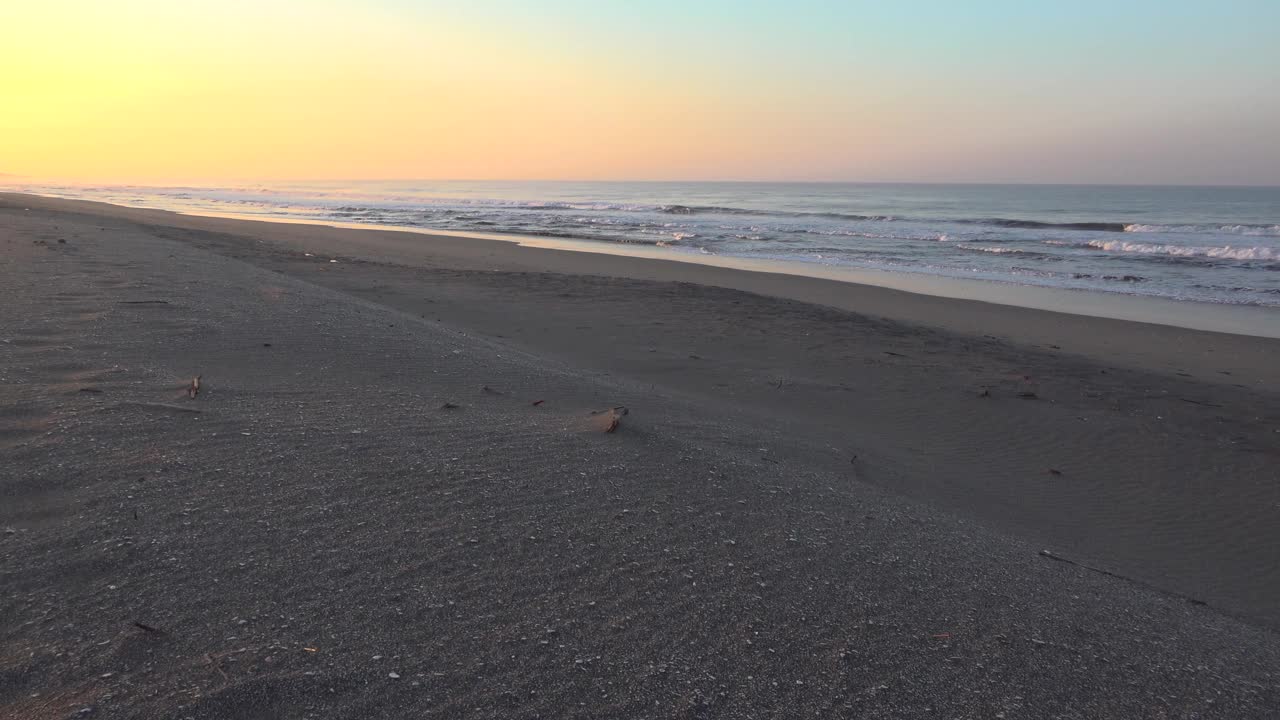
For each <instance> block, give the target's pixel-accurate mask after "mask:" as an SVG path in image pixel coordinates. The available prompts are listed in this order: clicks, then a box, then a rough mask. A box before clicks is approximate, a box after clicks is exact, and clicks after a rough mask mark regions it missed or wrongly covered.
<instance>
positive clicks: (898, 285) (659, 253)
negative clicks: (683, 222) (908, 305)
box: [32, 194, 1280, 338]
mask: <svg viewBox="0 0 1280 720" xmlns="http://www.w3.org/2000/svg"><path fill="white" fill-rule="evenodd" d="M32 196H33V197H47V198H51V199H68V198H65V197H63V196H58V195H41V194H35V195H32ZM77 201H80V202H90V203H100V202H102V201H98V200H88V199H86V200H77ZM102 204H106V205H111V206H113V207H119V208H123V209H133V210H157V211H161V212H168V213H175V214H179V215H187V216H191V217H207V218H220V219H226V220H244V221H248V222H270V223H280V224H298V225H319V226H324V227H332V228H335V229H349V230H381V231H386V232H399V233H412V234H418V235H426V236H428V237H437V238H438V237H451V238H465V239H470V240H477V241H482V242H505V243H515V244H517V245H520V246H522V247H529V248H540V249H547V250H557V251H566V252H581V253H589V254H596V255H609V256H618V257H630V258H640V259H649V260H655V261H659V262H678V263H688V264H693V265H704V266H710V267H717V268H722V269H730V270H739V271H743V272H753V273H768V274H773V275H790V276H796V277H802V278H813V279H822V280H829V281H835V282H842V283H849V284H855V285H865V286H873V287H882V288H887V289H891V290H898V291H902V292H908V293H912V294H917V295H928V296H933V297H939V298H946V299H952V300H962V301H972V302H982V303H987V304H996V305H1005V306H1012V307H1020V308H1026V309H1032V310H1043V311H1049V312H1054V313H1059V314H1068V315H1085V316H1089V317H1101V318H1108V319H1113V320H1126V321H1130V322H1140V323H1147V324H1157V325H1169V326H1173V327H1180V328H1186V329H1191V330H1203V331H1207V332H1218V333H1227V334H1242V335H1255V336H1259V337H1270V338H1280V312H1278V311H1277V308H1275V307H1269V306H1259V305H1242V304H1231V303H1214V302H1205V301H1200V300H1190V299H1172V298H1165V297H1159V296H1153V295H1146V294H1139V293H1127V292H1121V291H1118V290H1112V291H1103V290H1096V289H1088V290H1086V289H1071V288H1054V287H1048V286H1039V285H1027V284H1018V283H1013V282H1010V281H1007V280H996V279H984V278H977V277H975V278H963V277H953V276H946V275H936V274H930V273H922V272H910V271H905V270H902V271H892V270H883V269H869V268H858V267H855V266H850V265H841V264H828V263H814V262H801V261H796V260H784V259H764V258H752V257H742V256H735V255H719V254H714V253H701V252H696V251H694V250H693V249H691V248H674V247H662V246H658V245H652V244H636V243H614V242H603V241H593V240H585V239H573V238H556V237H547V236H538V235H528V234H518V233H511V232H490V233H485V232H477V231H463V230H443V229H434V228H419V227H412V226H405V225H381V224H377V223H368V222H365V223H356V222H337V221H331V220H319V219H300V218H288V217H268V216H263V215H261V214H239V213H228V212H212V211H204V210H193V209H185V208H165V207H140V206H137V205H120V204H113V203H102Z"/></svg>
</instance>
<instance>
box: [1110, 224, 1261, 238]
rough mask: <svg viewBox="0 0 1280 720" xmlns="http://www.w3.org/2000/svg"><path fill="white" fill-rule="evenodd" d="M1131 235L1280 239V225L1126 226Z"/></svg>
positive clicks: (1125, 229)
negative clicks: (1207, 235)
mask: <svg viewBox="0 0 1280 720" xmlns="http://www.w3.org/2000/svg"><path fill="white" fill-rule="evenodd" d="M1124 231H1125V232H1131V233H1197V234H1198V233H1226V234H1230V235H1245V236H1250V237H1280V225H1247V224H1237V225H1151V224H1141V223H1135V224H1131V225H1125V226H1124Z"/></svg>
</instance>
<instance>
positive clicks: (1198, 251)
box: [1083, 240, 1280, 260]
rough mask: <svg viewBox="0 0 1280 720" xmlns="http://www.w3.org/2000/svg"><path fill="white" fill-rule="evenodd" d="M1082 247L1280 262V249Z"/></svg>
mask: <svg viewBox="0 0 1280 720" xmlns="http://www.w3.org/2000/svg"><path fill="white" fill-rule="evenodd" d="M1083 246H1084V247H1091V248H1096V249H1098V250H1106V251H1107V252H1124V253H1141V254H1144V255H1163V256H1168V257H1207V258H1214V259H1219V260H1280V249H1275V248H1266V247H1233V246H1230V245H1226V246H1221V247H1214V246H1192V245H1157V244H1153V243H1139V242H1128V241H1125V240H1091V241H1089V242H1087V243H1084V244H1083Z"/></svg>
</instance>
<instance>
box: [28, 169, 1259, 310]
mask: <svg viewBox="0 0 1280 720" xmlns="http://www.w3.org/2000/svg"><path fill="white" fill-rule="evenodd" d="M7 189H10V190H15V191H19V192H31V193H38V194H43V195H53V196H58V197H71V198H81V199H89V200H101V201H105V202H111V203H116V204H121V205H130V206H141V207H154V208H163V209H169V210H177V211H182V212H192V213H211V214H232V215H238V216H250V217H261V218H264V219H286V218H287V219H292V220H313V221H321V222H343V223H357V224H371V225H384V226H397V227H412V228H419V229H428V230H444V231H463V232H482V233H498V234H511V235H520V236H533V237H541V238H548V237H549V238H565V239H574V240H584V241H591V242H598V243H614V244H616V243H627V244H644V245H649V246H654V247H658V248H662V250H663V252H669V253H670V254H671V257H672V258H673V259H680V258H681V257H682V256H687V255H688V254H690V253H693V254H698V255H719V256H730V257H744V258H761V259H769V260H780V261H787V262H790V263H808V264H818V265H828V266H848V267H855V268H861V269H866V270H880V271H886V272H896V273H926V274H930V275H938V276H944V277H952V278H969V279H976V280H983V281H989V282H998V283H1014V284H1019V285H1036V286H1047V287H1054V288H1066V289H1074V290H1081V291H1093V292H1107V293H1124V294H1130V295H1150V296H1159V297H1164V298H1172V299H1176V300H1186V301H1199V302H1210V303H1230V304H1240V305H1254V306H1269V307H1280V188H1273V187H1181V186H1159V187H1132V186H1081V185H1071V186H1066V185H1057V186H1055V185H923V184H870V183H740V182H732V183H729V182H725V183H721V182H472V181H450V182H437V181H406V180H397V181H361V182H300V183H271V184H244V185H230V184H228V185H224V186H199V187H197V186H188V187H143V186H109V185H50V184H33V183H20V182H11V183H9V184H8V188H7Z"/></svg>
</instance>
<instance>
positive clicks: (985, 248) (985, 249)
mask: <svg viewBox="0 0 1280 720" xmlns="http://www.w3.org/2000/svg"><path fill="white" fill-rule="evenodd" d="M952 247H955V248H958V249H960V250H968V251H969V252H980V253H991V254H994V255H1018V256H1023V257H1038V258H1045V259H1053V260H1060V259H1061V258H1058V257H1054V256H1052V255H1048V254H1046V253H1040V252H1036V251H1034V250H1022V249H1020V248H1011V247H992V246H989V245H970V244H967V243H956V244H955V245H953V246H952Z"/></svg>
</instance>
